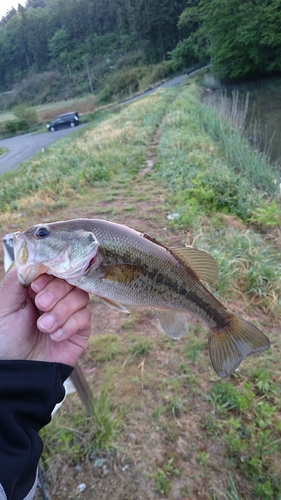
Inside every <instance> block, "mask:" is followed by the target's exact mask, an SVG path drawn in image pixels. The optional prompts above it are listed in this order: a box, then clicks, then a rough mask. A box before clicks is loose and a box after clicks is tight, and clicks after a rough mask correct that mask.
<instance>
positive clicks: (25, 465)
mask: <svg viewBox="0 0 281 500" xmlns="http://www.w3.org/2000/svg"><path fill="white" fill-rule="evenodd" d="M71 372H72V367H70V366H67V365H63V364H59V363H44V362H40V361H0V500H2V499H5V500H6V499H7V500H23V499H24V498H25V497H27V498H29V493H31V490H32V488H33V487H34V484H35V480H36V475H37V466H38V461H39V458H40V455H41V452H42V448H43V445H42V441H41V439H40V437H39V436H38V431H39V430H40V429H41V428H42V427H44V426H45V425H46V424H48V423H49V422H50V420H51V412H52V410H53V408H54V406H55V405H56V403H58V402H60V401H61V400H62V399H63V397H64V387H63V382H64V381H65V380H66V379H67V377H69V375H70V374H71Z"/></svg>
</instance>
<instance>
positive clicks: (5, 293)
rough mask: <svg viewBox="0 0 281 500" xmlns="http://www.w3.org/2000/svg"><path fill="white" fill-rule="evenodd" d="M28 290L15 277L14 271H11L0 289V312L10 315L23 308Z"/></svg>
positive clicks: (15, 272)
mask: <svg viewBox="0 0 281 500" xmlns="http://www.w3.org/2000/svg"><path fill="white" fill-rule="evenodd" d="M27 294H28V288H25V287H23V286H22V285H21V284H20V282H19V280H18V277H17V271H16V269H15V268H14V269H11V271H9V272H8V273H7V274H6V276H5V278H4V279H3V281H2V285H1V287H0V312H1V311H4V312H5V315H8V314H11V313H13V312H15V311H18V310H19V309H21V308H22V307H24V305H25V303H26V299H27Z"/></svg>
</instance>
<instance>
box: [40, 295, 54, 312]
mask: <svg viewBox="0 0 281 500" xmlns="http://www.w3.org/2000/svg"><path fill="white" fill-rule="evenodd" d="M37 301H38V306H39V307H40V306H41V307H43V308H44V309H47V308H48V307H50V306H51V305H52V303H53V301H54V296H53V294H52V293H50V292H46V293H43V295H41V297H38V299H37Z"/></svg>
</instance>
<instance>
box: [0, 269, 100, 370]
mask: <svg viewBox="0 0 281 500" xmlns="http://www.w3.org/2000/svg"><path fill="white" fill-rule="evenodd" d="M88 302H89V295H88V294H87V293H86V292H84V291H83V290H80V289H79V288H76V287H73V286H72V285H69V284H68V283H67V282H66V281H64V280H62V279H59V278H54V277H53V276H50V275H47V274H43V275H41V276H39V277H38V278H37V279H36V280H35V281H34V282H33V283H32V284H31V286H30V287H28V288H25V287H23V286H22V285H21V284H20V283H19V281H18V278H17V274H16V270H15V269H13V270H11V271H10V272H9V273H8V274H7V275H6V276H5V278H4V280H3V283H2V285H1V287H0V359H2V360H4V359H6V360H8V359H9V360H11V359H27V360H33V361H50V362H57V363H65V364H67V365H70V366H74V365H75V363H76V361H77V359H78V357H79V355H80V354H81V353H82V352H83V350H84V349H85V347H86V345H87V340H88V338H89V335H90V328H91V315H90V311H89V310H88V309H87V305H88Z"/></svg>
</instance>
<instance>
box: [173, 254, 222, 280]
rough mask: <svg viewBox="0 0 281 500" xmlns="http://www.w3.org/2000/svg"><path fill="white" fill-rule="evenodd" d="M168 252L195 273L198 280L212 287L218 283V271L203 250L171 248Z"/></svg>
mask: <svg viewBox="0 0 281 500" xmlns="http://www.w3.org/2000/svg"><path fill="white" fill-rule="evenodd" d="M170 250H171V251H172V252H173V253H175V254H176V255H177V256H178V257H180V259H181V260H183V261H184V262H185V264H187V265H188V266H189V267H191V268H192V269H193V271H195V273H196V274H197V276H198V278H199V279H200V280H202V281H206V282H207V283H209V284H210V285H213V284H214V283H216V282H217V281H218V276H219V271H218V266H217V263H216V261H215V259H214V258H213V257H212V256H211V255H210V254H209V253H208V252H205V251H204V250H199V249H198V248H194V247H191V246H190V247H172V248H170Z"/></svg>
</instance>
